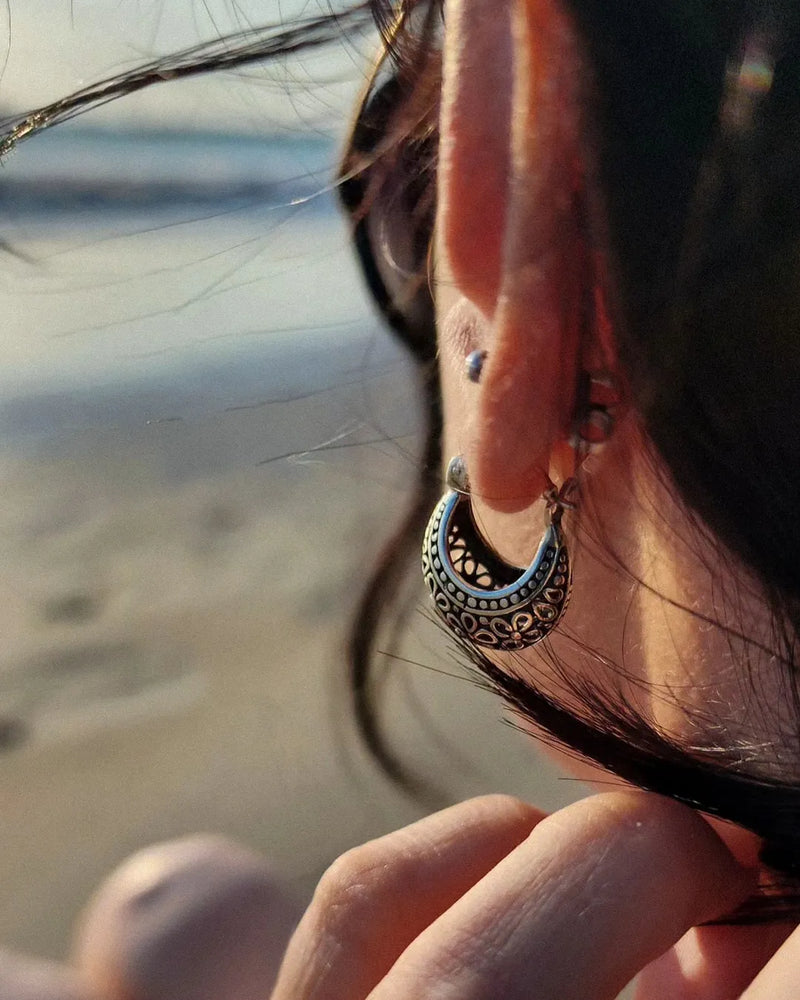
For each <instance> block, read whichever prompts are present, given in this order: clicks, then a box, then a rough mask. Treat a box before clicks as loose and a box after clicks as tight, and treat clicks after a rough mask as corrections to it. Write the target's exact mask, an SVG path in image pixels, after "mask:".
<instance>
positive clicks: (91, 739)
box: [0, 0, 578, 956]
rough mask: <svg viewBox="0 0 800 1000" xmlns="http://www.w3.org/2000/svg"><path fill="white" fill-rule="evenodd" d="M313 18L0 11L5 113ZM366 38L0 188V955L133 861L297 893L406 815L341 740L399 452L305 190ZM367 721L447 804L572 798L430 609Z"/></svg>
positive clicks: (132, 109) (399, 441)
mask: <svg viewBox="0 0 800 1000" xmlns="http://www.w3.org/2000/svg"><path fill="white" fill-rule="evenodd" d="M321 9H322V8H315V7H313V6H311V5H309V4H306V3H302V4H300V3H297V4H290V3H286V2H281V3H278V2H275V0H250V2H244V0H237V2H236V3H235V4H234V3H233V0H230V2H229V0H206V2H205V3H199V2H197V0H72V2H69V0H25V3H24V4H22V3H12V4H11V5H10V13H9V14H8V20H7V22H6V23H5V24H4V25H3V24H2V23H1V22H0V40H3V39H4V42H5V43H4V45H0V56H1V57H2V63H3V65H4V69H3V75H2V78H1V80H0V83H1V85H2V89H0V111H1V112H2V113H3V114H10V113H13V112H16V111H20V110H23V109H26V108H30V107H35V106H37V105H40V104H42V103H45V102H48V101H51V100H53V99H55V98H57V97H60V96H63V95H65V94H67V93H69V92H71V91H73V90H75V89H77V88H78V87H80V86H82V85H85V84H87V83H90V82H93V81H94V80H97V79H99V78H102V77H104V76H108V75H110V74H112V73H117V72H120V71H122V70H123V69H125V68H130V67H133V66H135V65H137V64H138V63H140V62H142V61H144V60H146V59H151V58H153V57H155V56H158V55H159V54H166V53H169V52H171V51H174V50H176V49H179V48H184V47H187V46H190V45H193V44H196V43H197V42H199V41H201V40H205V39H210V38H214V37H216V36H217V35H219V34H220V33H224V32H228V31H231V30H236V29H238V28H242V27H246V26H247V25H248V24H251V23H252V24H263V23H268V22H273V21H276V20H289V19H291V17H292V16H295V15H299V14H304V15H312V14H314V13H319V11H320V10H321ZM373 45H374V39H369V38H366V37H365V38H355V39H354V38H348V39H347V40H346V41H345V40H342V42H341V44H339V45H336V46H333V47H332V48H331V49H330V51H329V52H327V53H325V54H316V55H314V56H304V57H301V58H298V59H294V60H291V61H283V62H281V63H280V64H279V65H273V66H269V65H267V66H263V67H258V68H252V69H250V70H248V71H247V72H246V73H243V74H224V75H220V76H218V77H214V78H208V79H204V80H195V81H190V82H186V83H174V82H172V83H168V84H164V85H163V86H159V87H156V88H153V90H152V91H150V92H145V93H143V94H140V95H137V96H134V97H131V98H128V99H126V100H123V101H119V102H115V103H113V104H111V105H109V106H107V107H105V108H103V109H101V110H99V111H97V112H93V113H91V114H90V115H87V116H84V117H80V118H78V119H76V120H75V121H74V122H71V123H69V124H67V125H64V126H60V127H58V128H56V129H53V130H51V131H49V132H47V133H44V134H42V135H41V136H39V137H37V138H34V139H32V140H31V141H29V142H26V143H23V144H22V145H21V146H20V147H19V149H18V150H17V151H16V152H14V153H13V154H11V155H9V156H8V157H7V158H6V159H5V161H4V162H3V164H2V169H0V213H1V214H2V226H3V228H2V232H1V233H0V239H2V242H3V251H4V252H3V254H2V257H0V296H1V300H0V308H1V314H2V328H1V329H2V335H1V336H2V341H1V342H2V349H3V363H2V366H0V477H1V481H2V498H3V502H2V504H0V547H1V553H0V556H1V557H0V635H2V653H0V804H1V808H0V885H1V886H2V892H0V941H2V942H3V943H4V944H5V945H8V946H11V947H17V948H23V949H26V950H30V951H34V952H37V953H40V954H45V955H52V956H61V955H63V954H64V953H65V952H66V951H67V949H68V946H69V937H70V926H71V924H72V922H73V920H74V918H75V916H76V914H77V912H78V911H79V909H80V907H81V905H82V903H83V902H84V901H85V900H86V898H87V897H88V894H89V893H90V891H91V889H92V886H93V885H94V884H96V882H97V881H98V880H99V879H100V878H101V877H102V875H103V874H104V873H106V872H107V871H108V870H109V869H110V868H111V867H112V866H113V865H114V864H115V863H117V862H118V861H119V860H121V859H122V858H123V857H124V856H125V855H126V854H128V853H129V852H130V851H131V850H134V849H135V848H136V847H138V846H140V845H143V844H145V843H149V842H152V841H154V840H157V839H161V838H165V837H172V836H177V835H180V834H182V833H186V832H190V831H195V830H209V831H217V832H222V833H227V834H230V835H232V836H234V837H237V838H239V839H240V840H242V841H244V842H246V843H248V844H251V845H253V846H255V847H257V848H259V849H260V850H262V851H264V852H265V853H266V854H267V855H268V856H269V857H270V858H271V859H272V860H273V862H274V864H275V865H276V867H277V868H278V869H279V871H280V872H281V873H282V875H283V876H284V878H285V879H286V880H287V883H288V885H289V887H290V889H291V891H292V893H293V894H294V895H295V896H296V897H297V898H298V900H303V899H305V898H307V896H308V894H309V893H310V891H311V889H312V888H313V885H314V883H315V882H316V880H317V878H318V877H319V875H320V873H321V872H322V870H323V869H324V868H325V867H326V866H327V865H328V864H329V863H330V861H331V860H333V858H334V857H336V856H337V855H338V854H339V853H341V851H342V850H344V849H346V848H347V847H349V846H351V845H352V844H355V843H358V842H361V841H363V840H365V839H367V838H369V837H371V836H375V835H377V834H379V833H381V832H383V831H385V830H388V829H390V828H394V827H396V826H398V825H400V824H403V823H406V822H408V821H410V820H412V819H413V818H415V817H416V816H418V815H420V813H421V812H422V811H423V810H422V806H421V805H420V803H418V802H415V801H414V800H413V799H411V798H409V797H408V796H407V795H405V794H404V793H402V792H401V791H399V790H398V789H396V788H394V787H393V786H392V785H391V784H390V783H389V782H387V781H386V779H385V778H384V777H383V776H382V775H381V774H380V772H379V770H378V769H377V768H376V767H375V766H374V764H373V763H372V762H371V761H370V760H369V757H368V755H367V754H366V753H365V752H364V750H363V748H362V747H361V745H360V743H359V740H358V737H357V735H356V733H355V731H354V727H353V724H352V721H351V719H350V716H349V710H348V705H347V693H346V681H345V670H344V665H343V655H342V649H343V641H344V635H345V632H346V629H347V625H348V621H349V618H350V616H351V614H352V609H353V605H354V602H355V600H356V599H357V596H358V593H359V589H360V587H361V583H362V580H363V578H364V573H365V567H368V566H369V565H370V564H371V561H372V560H373V559H374V557H375V555H376V553H377V551H378V549H379V547H380V544H381V542H382V540H383V538H384V537H385V535H386V534H387V533H388V531H389V530H390V528H391V525H392V523H393V521H394V520H395V519H396V518H397V517H398V515H399V512H400V511H401V510H402V507H403V504H404V501H405V496H406V489H407V485H408V483H409V481H410V480H411V478H412V470H413V467H414V462H415V456H416V451H417V447H418V440H417V435H418V423H417V416H416V413H417V407H416V399H415V389H414V382H413V373H412V372H411V369H410V366H409V363H408V362H407V361H406V359H405V357H404V355H403V353H402V351H401V350H400V349H399V348H398V347H397V346H396V345H395V344H394V343H393V341H392V340H391V338H390V337H389V335H388V334H386V333H385V332H384V331H383V330H382V329H381V327H380V323H379V321H378V320H377V318H376V316H375V315H374V314H373V313H372V311H371V307H370V304H369V303H368V302H367V300H366V298H365V296H364V293H363V290H362V287H361V284H360V279H359V275H358V273H357V270H356V267H355V264H354V262H353V260H352V258H351V254H350V250H349V246H348V230H347V225H346V223H345V222H344V221H343V219H342V218H341V217H340V215H339V213H338V210H337V207H336V204H335V198H334V197H333V195H332V194H331V188H330V185H331V180H332V175H333V170H334V167H335V162H336V158H337V155H338V148H339V144H340V142H341V136H342V133H343V131H344V128H345V126H346V123H347V119H348V115H349V110H348V109H349V106H350V105H351V104H352V103H353V101H354V99H355V95H356V93H357V92H358V90H359V89H360V87H361V86H362V84H363V80H364V76H365V73H366V72H367V67H368V54H369V52H370V50H371V47H372V46H373ZM419 606H420V609H424V602H423V595H422V593H421V590H420V592H419ZM386 698H387V699H388V702H389V705H390V708H389V712H388V716H389V717H390V719H391V731H392V734H393V739H394V741H395V743H396V745H397V747H398V750H399V752H400V754H401V756H403V757H404V759H407V760H408V761H409V763H410V764H411V765H412V766H415V767H416V768H418V769H419V770H420V771H422V772H423V773H427V774H430V775H431V776H434V777H435V778H436V779H437V781H438V782H439V784H440V785H441V786H442V787H443V788H445V789H447V791H448V792H449V793H450V794H451V795H452V798H453V799H454V800H455V799H459V798H464V797H466V796H469V795H472V794H476V793H479V792H483V791H500V790H505V791H512V792H515V793H517V794H520V795H522V796H524V797H526V798H529V799H531V800H534V801H536V802H537V803H538V804H540V805H542V806H544V807H545V808H553V807H555V806H557V805H559V804H561V803H563V802H565V801H568V800H570V799H572V798H574V797H576V795H577V791H578V790H577V788H576V786H575V784H574V783H573V782H571V781H569V780H565V779H558V778H557V777H556V776H555V773H554V772H553V771H552V770H551V769H550V767H549V765H547V764H546V763H545V762H543V761H542V760H541V759H540V758H539V756H538V754H537V751H536V750H535V748H534V746H533V744H532V742H531V741H530V740H529V739H527V738H524V737H522V736H520V735H519V734H518V733H516V732H515V731H513V730H512V728H511V727H509V726H507V725H503V723H502V708H501V706H500V705H499V704H498V703H497V702H496V701H495V700H494V699H493V698H492V697H490V696H487V695H486V694H485V693H483V692H481V691H480V690H478V689H477V688H476V687H475V685H474V684H473V683H471V682H470V681H469V680H468V679H467V678H466V675H465V674H464V672H463V671H462V670H461V669H460V667H459V665H458V663H457V662H456V661H455V660H454V659H453V657H452V655H451V651H450V649H449V647H448V645H447V643H446V642H445V641H444V640H443V637H442V636H441V634H440V632H439V631H438V629H436V628H434V627H432V626H431V625H430V623H429V622H428V621H427V619H426V617H425V614H424V613H423V610H420V611H419V612H416V613H414V614H412V615H411V618H410V622H409V626H408V629H407V635H406V641H405V645H404V648H403V661H402V662H401V661H397V662H393V664H392V681H391V683H390V684H389V685H388V686H387V690H386Z"/></svg>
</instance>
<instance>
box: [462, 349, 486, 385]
mask: <svg viewBox="0 0 800 1000" xmlns="http://www.w3.org/2000/svg"><path fill="white" fill-rule="evenodd" d="M486 353H487V352H486V351H470V353H469V354H468V355H467V357H466V359H465V361H464V369H465V371H466V373H467V378H468V379H469V380H470V382H474V383H475V384H476V385H477V383H478V382H480V380H481V372H482V371H483V362H484V361H485V360H486Z"/></svg>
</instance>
